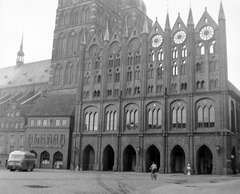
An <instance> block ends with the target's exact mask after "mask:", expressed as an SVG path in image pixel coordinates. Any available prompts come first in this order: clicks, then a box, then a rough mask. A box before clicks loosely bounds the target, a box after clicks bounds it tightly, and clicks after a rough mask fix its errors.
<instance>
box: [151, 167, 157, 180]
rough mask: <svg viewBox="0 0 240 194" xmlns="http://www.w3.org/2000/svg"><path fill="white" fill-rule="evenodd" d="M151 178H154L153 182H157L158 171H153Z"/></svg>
mask: <svg viewBox="0 0 240 194" xmlns="http://www.w3.org/2000/svg"><path fill="white" fill-rule="evenodd" d="M151 178H152V180H153V179H155V180H157V174H156V169H153V170H152V172H151Z"/></svg>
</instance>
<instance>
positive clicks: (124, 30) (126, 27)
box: [122, 16, 128, 38]
mask: <svg viewBox="0 0 240 194" xmlns="http://www.w3.org/2000/svg"><path fill="white" fill-rule="evenodd" d="M122 37H125V38H127V37H128V26H127V16H125V26H124V29H123V35H122Z"/></svg>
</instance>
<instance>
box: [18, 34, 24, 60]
mask: <svg viewBox="0 0 240 194" xmlns="http://www.w3.org/2000/svg"><path fill="white" fill-rule="evenodd" d="M17 56H19V57H23V56H24V52H23V34H22V40H21V44H20V50H19V51H18V53H17Z"/></svg>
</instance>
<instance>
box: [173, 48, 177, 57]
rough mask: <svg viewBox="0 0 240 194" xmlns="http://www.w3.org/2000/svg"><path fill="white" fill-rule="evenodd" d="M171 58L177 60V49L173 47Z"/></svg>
mask: <svg viewBox="0 0 240 194" xmlns="http://www.w3.org/2000/svg"><path fill="white" fill-rule="evenodd" d="M172 58H173V59H177V58H178V50H177V47H174V48H173V51H172Z"/></svg>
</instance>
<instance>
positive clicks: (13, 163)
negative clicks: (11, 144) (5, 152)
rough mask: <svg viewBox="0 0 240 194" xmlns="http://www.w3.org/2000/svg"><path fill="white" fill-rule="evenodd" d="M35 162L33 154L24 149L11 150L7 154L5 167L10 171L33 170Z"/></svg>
mask: <svg viewBox="0 0 240 194" xmlns="http://www.w3.org/2000/svg"><path fill="white" fill-rule="evenodd" d="M35 164H36V157H35V154H33V153H31V152H26V151H13V152H11V153H10V154H9V158H8V161H7V169H9V170H10V171H15V170H19V171H28V170H31V171H33V169H34V168H35Z"/></svg>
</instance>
